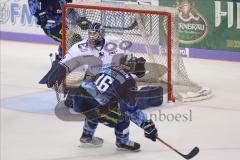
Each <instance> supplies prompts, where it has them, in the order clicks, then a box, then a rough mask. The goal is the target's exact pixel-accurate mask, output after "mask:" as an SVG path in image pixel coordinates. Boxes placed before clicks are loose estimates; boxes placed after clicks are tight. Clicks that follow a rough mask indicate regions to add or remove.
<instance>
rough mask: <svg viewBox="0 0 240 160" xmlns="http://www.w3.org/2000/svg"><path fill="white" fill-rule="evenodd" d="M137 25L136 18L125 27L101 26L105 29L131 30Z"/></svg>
mask: <svg viewBox="0 0 240 160" xmlns="http://www.w3.org/2000/svg"><path fill="white" fill-rule="evenodd" d="M136 26H137V20H136V19H135V20H134V21H133V23H132V24H131V25H130V26H127V27H114V26H113V27H112V26H103V28H106V29H115V30H132V29H134V28H135V27H136Z"/></svg>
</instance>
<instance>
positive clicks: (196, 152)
mask: <svg viewBox="0 0 240 160" xmlns="http://www.w3.org/2000/svg"><path fill="white" fill-rule="evenodd" d="M157 140H159V141H160V142H162V143H163V144H165V145H166V146H167V147H168V148H170V149H172V150H173V151H175V152H176V153H177V154H179V155H180V156H182V157H183V158H185V159H191V158H193V157H194V156H196V155H197V154H198V152H199V148H198V147H194V148H193V149H192V150H191V152H190V153H188V154H182V153H181V152H179V151H178V150H176V149H175V148H173V147H172V146H170V145H169V144H167V143H166V142H165V141H163V140H162V139H161V138H159V137H157Z"/></svg>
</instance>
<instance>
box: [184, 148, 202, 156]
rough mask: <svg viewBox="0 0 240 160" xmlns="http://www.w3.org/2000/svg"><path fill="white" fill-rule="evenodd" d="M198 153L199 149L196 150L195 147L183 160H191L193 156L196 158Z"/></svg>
mask: <svg viewBox="0 0 240 160" xmlns="http://www.w3.org/2000/svg"><path fill="white" fill-rule="evenodd" d="M198 152H199V148H198V147H195V148H193V150H192V151H191V152H190V153H189V154H187V155H184V158H185V159H191V158H193V157H194V156H196V155H197V154H198Z"/></svg>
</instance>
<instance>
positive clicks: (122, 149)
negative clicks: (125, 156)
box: [116, 148, 141, 152]
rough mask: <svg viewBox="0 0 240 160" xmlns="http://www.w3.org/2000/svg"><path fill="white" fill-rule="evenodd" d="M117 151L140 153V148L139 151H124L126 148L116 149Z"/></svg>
mask: <svg viewBox="0 0 240 160" xmlns="http://www.w3.org/2000/svg"><path fill="white" fill-rule="evenodd" d="M116 150H117V151H121V152H122V151H123V152H140V151H141V150H140V148H139V149H136V150H129V149H126V148H117V149H116Z"/></svg>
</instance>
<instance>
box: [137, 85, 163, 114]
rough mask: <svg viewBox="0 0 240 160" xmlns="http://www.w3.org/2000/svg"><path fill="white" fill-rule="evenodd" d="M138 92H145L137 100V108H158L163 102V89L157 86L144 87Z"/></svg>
mask: <svg viewBox="0 0 240 160" xmlns="http://www.w3.org/2000/svg"><path fill="white" fill-rule="evenodd" d="M140 92H145V93H144V97H143V98H142V99H140V100H139V102H138V104H139V106H140V107H139V108H140V109H142V110H143V109H147V108H151V107H158V106H160V105H162V102H163V89H162V87H159V86H146V87H142V88H141V89H140Z"/></svg>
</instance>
